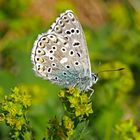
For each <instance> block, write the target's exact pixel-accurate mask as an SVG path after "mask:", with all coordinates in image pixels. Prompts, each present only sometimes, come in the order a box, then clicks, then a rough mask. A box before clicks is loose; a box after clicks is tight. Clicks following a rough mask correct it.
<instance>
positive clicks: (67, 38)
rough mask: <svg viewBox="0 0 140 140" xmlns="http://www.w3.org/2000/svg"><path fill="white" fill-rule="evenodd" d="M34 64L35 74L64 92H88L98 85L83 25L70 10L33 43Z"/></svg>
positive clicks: (32, 55)
mask: <svg viewBox="0 0 140 140" xmlns="http://www.w3.org/2000/svg"><path fill="white" fill-rule="evenodd" d="M31 60H32V63H33V65H34V68H33V69H34V71H35V72H36V74H37V75H38V76H40V77H42V78H44V79H47V80H49V81H51V82H53V83H55V84H58V85H61V86H63V87H65V88H68V87H69V86H77V87H78V88H79V89H80V90H84V91H88V90H90V89H91V86H92V85H93V84H95V83H96V82H97V81H98V76H97V74H95V73H91V66H90V59H89V55H88V50H87V44H86V41H85V37H84V33H83V30H82V27H81V24H80V23H79V21H78V20H77V17H76V16H75V15H74V13H73V12H72V11H71V10H67V11H65V12H64V13H62V14H61V15H60V16H59V17H58V18H57V19H56V21H55V22H54V23H53V24H52V25H51V28H50V29H49V30H48V32H46V33H42V34H41V35H39V36H38V38H37V40H36V41H35V43H34V46H33V49H32V54H31Z"/></svg>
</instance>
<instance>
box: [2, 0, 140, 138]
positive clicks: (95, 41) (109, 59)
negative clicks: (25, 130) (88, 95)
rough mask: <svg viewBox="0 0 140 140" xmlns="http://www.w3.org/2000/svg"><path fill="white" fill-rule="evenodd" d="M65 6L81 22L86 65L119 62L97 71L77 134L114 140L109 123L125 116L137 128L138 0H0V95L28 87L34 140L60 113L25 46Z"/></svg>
mask: <svg viewBox="0 0 140 140" xmlns="http://www.w3.org/2000/svg"><path fill="white" fill-rule="evenodd" d="M67 9H71V10H73V11H74V12H75V14H76V15H77V17H78V19H79V21H80V22H81V24H82V26H83V30H84V32H85V36H86V40H87V44H88V49H89V55H90V60H91V65H92V70H93V71H94V72H98V71H101V70H104V69H115V68H121V67H124V68H125V70H123V71H120V72H108V73H101V74H100V75H99V78H100V80H99V81H98V83H97V84H96V85H94V87H93V88H94V90H95V93H94V95H93V97H92V100H93V111H94V113H93V115H91V116H90V125H89V127H88V129H89V133H88V135H87V136H86V137H85V138H83V140H86V139H88V140H117V139H119V136H118V135H117V134H116V133H115V126H116V125H117V124H119V123H120V122H122V121H125V120H129V119H132V120H134V124H135V125H136V126H137V128H138V129H140V1H139V0H35V1H33V0H8V1H6V0H0V100H2V99H3V98H4V96H5V95H7V94H9V92H10V90H11V88H13V87H15V86H23V87H24V88H27V89H28V90H30V93H31V95H32V107H31V108H30V110H29V113H28V116H29V118H30V123H31V126H32V129H33V131H34V136H35V138H36V139H37V140H39V139H41V138H42V137H43V135H44V131H45V128H46V125H47V122H48V120H49V119H50V118H51V117H54V116H57V117H58V118H61V116H62V112H63V110H62V105H61V102H60V101H59V100H58V96H57V93H58V92H59V90H60V89H61V87H59V86H56V85H53V84H51V83H50V82H48V81H45V80H43V79H41V78H39V77H37V76H35V74H34V72H33V70H32V64H31V49H32V46H33V43H34V41H35V39H36V38H37V35H38V34H40V33H42V32H46V31H47V30H48V28H49V27H50V25H51V24H52V23H53V22H54V20H55V18H56V17H57V16H58V15H59V14H60V13H61V12H64V11H65V10H67ZM8 133H9V127H7V126H6V125H5V124H3V123H1V124H0V139H2V140H7V139H8Z"/></svg>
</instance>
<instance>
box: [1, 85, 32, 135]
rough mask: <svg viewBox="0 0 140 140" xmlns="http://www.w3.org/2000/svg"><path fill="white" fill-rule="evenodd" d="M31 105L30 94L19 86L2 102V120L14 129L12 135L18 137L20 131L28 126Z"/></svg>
mask: <svg viewBox="0 0 140 140" xmlns="http://www.w3.org/2000/svg"><path fill="white" fill-rule="evenodd" d="M30 105H31V97H30V95H29V94H28V93H26V92H24V90H23V89H19V88H17V87H15V88H14V89H13V90H12V94H10V95H8V96H5V98H4V100H3V101H2V102H1V113H0V121H1V122H2V121H3V122H5V123H6V124H7V125H8V126H10V127H11V128H12V130H14V134H11V135H12V137H18V135H19V134H20V132H21V131H22V130H23V129H24V131H25V129H26V128H27V125H28V121H27V119H26V112H27V109H28V107H29V106H30ZM18 132H19V133H18ZM15 135H16V136H15Z"/></svg>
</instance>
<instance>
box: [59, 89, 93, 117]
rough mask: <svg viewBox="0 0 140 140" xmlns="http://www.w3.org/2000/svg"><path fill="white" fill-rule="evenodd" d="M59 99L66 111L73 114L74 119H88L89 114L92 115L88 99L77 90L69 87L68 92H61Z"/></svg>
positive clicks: (90, 103)
mask: <svg viewBox="0 0 140 140" xmlns="http://www.w3.org/2000/svg"><path fill="white" fill-rule="evenodd" d="M59 97H60V98H61V99H62V102H63V103H64V105H65V106H66V109H67V111H68V112H70V113H72V114H75V117H88V116H89V114H91V113H93V110H92V102H91V100H90V98H89V97H88V95H87V94H86V93H85V92H81V91H80V90H79V89H78V88H74V87H70V88H69V89H68V90H61V91H60V93H59Z"/></svg>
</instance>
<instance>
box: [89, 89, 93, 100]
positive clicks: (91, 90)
mask: <svg viewBox="0 0 140 140" xmlns="http://www.w3.org/2000/svg"><path fill="white" fill-rule="evenodd" d="M89 90H90V91H91V93H90V95H89V98H91V96H92V95H93V93H94V89H92V88H89Z"/></svg>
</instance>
